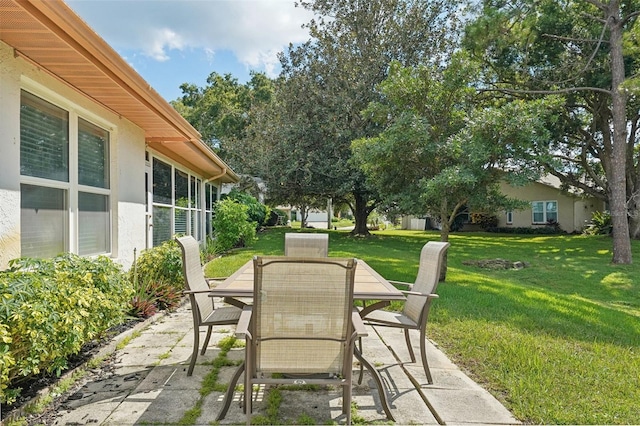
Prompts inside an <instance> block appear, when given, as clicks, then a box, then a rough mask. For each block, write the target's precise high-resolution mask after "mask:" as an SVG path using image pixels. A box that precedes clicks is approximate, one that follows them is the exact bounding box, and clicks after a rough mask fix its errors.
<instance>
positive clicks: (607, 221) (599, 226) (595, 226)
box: [584, 211, 613, 235]
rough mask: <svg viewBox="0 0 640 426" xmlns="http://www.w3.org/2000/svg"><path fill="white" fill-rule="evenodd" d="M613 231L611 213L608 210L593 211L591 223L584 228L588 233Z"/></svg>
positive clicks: (596, 233) (603, 233) (604, 233)
mask: <svg viewBox="0 0 640 426" xmlns="http://www.w3.org/2000/svg"><path fill="white" fill-rule="evenodd" d="M612 231H613V223H612V222H611V215H610V214H609V213H608V212H598V211H596V212H593V214H592V215H591V223H590V224H589V225H587V227H586V228H585V229H584V233H585V234H586V235H610V234H611V232H612Z"/></svg>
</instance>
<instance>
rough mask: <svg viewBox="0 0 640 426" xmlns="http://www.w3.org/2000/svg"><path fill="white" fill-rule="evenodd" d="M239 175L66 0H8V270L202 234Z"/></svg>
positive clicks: (0, 25)
mask: <svg viewBox="0 0 640 426" xmlns="http://www.w3.org/2000/svg"><path fill="white" fill-rule="evenodd" d="M237 180H238V177H237V175H236V174H235V173H234V172H233V171H232V170H230V169H229V168H228V167H227V165H226V164H225V163H224V162H223V161H222V160H221V159H220V158H218V157H217V156H216V154H215V153H214V152H213V151H212V150H211V149H210V148H209V147H208V146H206V144H204V143H203V142H202V140H201V136H200V134H199V133H198V132H197V131H196V130H195V129H194V128H193V127H192V126H191V125H190V124H189V123H188V122H187V121H186V120H185V119H184V118H183V117H182V116H180V115H179V114H178V113H177V112H176V111H175V110H174V109H173V108H172V107H171V105H170V104H169V103H168V102H166V101H165V100H164V99H162V97H161V96H160V95H159V94H158V93H157V92H155V91H154V90H153V89H152V88H151V87H150V86H149V85H148V84H147V83H146V82H145V81H144V80H143V79H142V77H140V75H138V74H137V73H136V72H135V71H134V70H133V69H132V68H131V67H130V66H129V65H128V64H127V63H126V62H125V60H124V59H123V58H121V57H120V56H119V55H118V54H117V53H116V52H115V51H114V50H113V49H112V48H111V47H109V45H107V43H106V42H105V41H104V40H102V39H101V38H100V37H98V36H97V35H96V33H95V32H94V31H93V30H92V29H91V28H89V27H88V26H87V25H86V24H85V23H84V22H83V21H82V20H81V19H80V18H79V17H78V16H77V15H76V14H75V13H74V12H73V11H72V10H71V9H70V8H69V7H68V6H66V5H65V3H64V2H62V1H57V0H48V1H41V0H20V1H18V0H4V1H2V2H0V269H4V268H5V267H6V266H7V264H8V261H9V260H10V259H14V258H17V257H21V256H32V257H51V256H55V255H56V254H58V253H60V252H72V253H77V254H80V255H88V256H91V255H98V254H105V255H108V256H110V257H112V258H113V259H115V260H117V261H119V262H121V263H122V264H123V265H125V267H128V266H130V265H131V262H132V261H133V256H134V250H137V252H138V253H140V251H141V250H143V249H145V248H148V247H152V246H154V245H157V244H159V243H161V242H162V241H165V240H168V239H170V238H172V236H173V235H174V234H176V233H180V234H191V235H194V236H195V237H196V238H197V239H198V240H201V241H203V240H205V237H206V234H207V233H208V232H209V231H210V219H211V207H212V204H213V203H214V202H215V201H216V200H217V198H218V195H219V191H220V187H221V185H222V183H228V182H235V181H237Z"/></svg>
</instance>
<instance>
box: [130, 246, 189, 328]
mask: <svg viewBox="0 0 640 426" xmlns="http://www.w3.org/2000/svg"><path fill="white" fill-rule="evenodd" d="M129 279H130V280H131V282H132V284H133V287H134V289H135V294H134V296H133V298H132V299H131V302H130V305H131V310H130V314H131V315H133V316H137V317H140V318H147V317H150V316H151V315H153V314H154V313H156V312H157V311H158V310H166V309H173V308H175V307H176V306H178V304H179V303H180V301H181V300H182V290H184V278H183V275H182V252H181V251H180V247H178V243H176V242H175V241H174V240H169V241H165V242H163V243H162V244H160V245H159V246H156V247H153V248H150V249H148V250H145V251H143V252H142V254H141V255H140V256H139V257H137V258H136V259H135V261H134V264H133V265H132V266H131V269H130V270H129Z"/></svg>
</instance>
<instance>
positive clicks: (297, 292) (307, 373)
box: [218, 256, 367, 424]
mask: <svg viewBox="0 0 640 426" xmlns="http://www.w3.org/2000/svg"><path fill="white" fill-rule="evenodd" d="M355 266H356V261H355V259H341V258H331V259H329V258H323V259H320V258H298V257H286V256H285V257H282V256H268V257H267V256H265V257H256V258H254V271H255V278H254V301H253V306H247V307H246V308H245V309H244V311H243V313H242V316H241V318H240V321H239V323H238V327H237V329H236V336H238V337H244V338H245V339H246V346H245V362H244V365H243V366H241V367H240V368H239V369H238V371H237V372H236V374H235V375H234V377H233V379H232V381H231V383H230V385H229V390H228V391H227V394H226V396H225V404H224V407H223V409H222V411H221V413H220V415H219V416H218V420H220V419H222V418H224V415H225V414H226V410H227V408H228V405H229V401H230V400H231V399H232V398H233V389H234V388H235V385H236V382H237V380H238V378H239V376H240V374H239V373H240V372H241V370H244V373H245V374H244V377H245V384H244V402H245V413H246V415H247V424H250V421H251V402H252V393H253V386H254V385H260V384H303V383H304V384H316V385H334V386H341V387H342V389H343V390H342V412H343V414H344V415H345V416H346V423H347V424H350V423H351V386H352V369H353V353H354V344H355V341H356V339H358V338H359V337H362V336H366V334H367V332H366V330H365V328H364V324H363V323H362V320H361V318H360V316H359V315H358V313H357V311H354V310H353V283H354V276H355ZM300 282H305V283H307V284H308V285H304V286H300V285H298V284H299V283H300Z"/></svg>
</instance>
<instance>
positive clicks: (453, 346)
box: [206, 228, 640, 424]
mask: <svg viewBox="0 0 640 426" xmlns="http://www.w3.org/2000/svg"><path fill="white" fill-rule="evenodd" d="M287 231H288V232H291V229H287V228H277V229H270V230H268V231H266V232H262V233H260V234H259V235H258V240H257V241H256V242H254V243H253V244H252V245H251V246H250V247H247V248H244V249H241V250H237V251H234V252H232V253H230V254H229V255H227V256H224V257H222V258H219V259H216V260H214V261H212V262H211V263H209V264H208V265H207V267H206V272H207V275H209V276H218V277H219V276H228V275H229V274H231V273H232V272H234V271H235V270H236V269H237V268H238V267H239V266H240V265H242V264H243V263H244V262H246V261H247V260H249V259H251V257H252V256H253V255H254V254H276V255H278V254H280V255H281V254H283V251H284V233H285V232H287ZM307 231H308V232H329V253H330V256H355V257H358V258H362V259H364V260H366V261H367V263H369V264H370V265H371V266H372V267H373V268H375V269H376V270H377V271H378V272H380V273H381V275H383V276H384V277H386V278H388V279H393V280H399V281H412V280H413V279H414V278H415V274H416V272H417V265H418V258H419V253H420V248H421V247H422V245H423V244H424V243H425V242H426V241H429V240H438V239H439V236H438V235H437V234H436V233H432V232H421V231H394V230H388V231H377V232H374V236H373V237H371V238H358V237H351V236H349V234H348V232H347V231H326V230H322V231H320V230H307ZM294 232H297V231H294ZM450 242H451V247H450V249H449V252H448V270H447V278H446V282H445V283H443V284H441V285H440V286H439V288H438V292H439V294H440V299H438V301H437V302H436V303H434V305H433V306H432V309H431V314H430V319H429V326H428V331H427V333H428V335H429V337H430V338H431V339H433V340H434V341H435V342H437V343H438V344H439V345H440V347H441V348H442V349H443V350H444V352H445V353H446V354H447V355H448V356H449V357H450V358H451V359H452V361H453V362H455V363H456V364H458V365H459V366H460V367H461V368H463V369H464V370H465V371H466V372H467V373H468V374H469V375H470V376H471V377H472V378H473V379H475V380H476V381H477V382H479V383H480V384H481V385H482V386H484V387H485V388H486V389H488V390H489V391H491V392H492V393H493V394H494V395H495V396H496V397H497V398H498V399H500V400H501V401H502V402H503V403H504V404H505V406H506V407H507V408H509V409H510V410H511V411H512V413H513V414H514V415H515V416H516V417H517V418H518V419H519V420H521V421H523V422H526V423H538V424H635V423H637V422H638V419H640V404H638V401H640V386H639V384H640V382H639V380H640V279H639V278H638V277H640V267H639V266H638V265H612V264H611V263H610V261H611V240H610V237H607V236H601V235H596V236H580V235H496V234H490V233H458V234H453V235H451V236H450ZM632 244H633V254H634V255H635V256H639V255H640V242H638V241H633V242H632ZM497 258H502V259H508V260H511V261H522V262H526V263H527V267H525V268H523V269H518V270H516V269H503V270H493V269H482V268H478V267H476V266H473V265H467V264H463V262H465V261H469V260H471V261H476V260H481V259H497ZM396 308H397V307H396Z"/></svg>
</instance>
